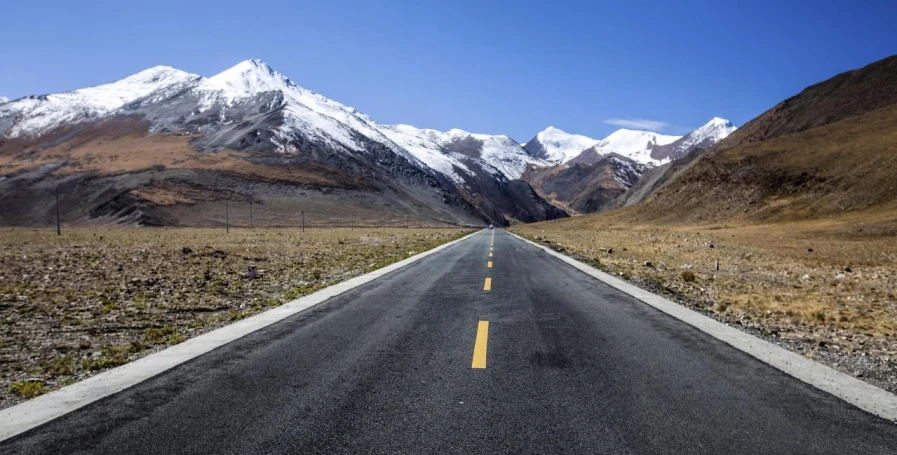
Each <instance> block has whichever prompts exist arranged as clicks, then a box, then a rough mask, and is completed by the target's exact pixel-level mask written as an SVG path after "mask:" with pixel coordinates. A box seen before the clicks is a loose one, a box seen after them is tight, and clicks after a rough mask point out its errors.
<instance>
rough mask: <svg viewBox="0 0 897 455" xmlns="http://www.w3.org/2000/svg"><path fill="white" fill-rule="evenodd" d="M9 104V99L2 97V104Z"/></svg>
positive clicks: (0, 99)
mask: <svg viewBox="0 0 897 455" xmlns="http://www.w3.org/2000/svg"><path fill="white" fill-rule="evenodd" d="M8 102H9V98H7V97H5V96H0V104H3V103H8Z"/></svg>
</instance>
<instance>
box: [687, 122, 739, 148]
mask: <svg viewBox="0 0 897 455" xmlns="http://www.w3.org/2000/svg"><path fill="white" fill-rule="evenodd" d="M736 129H738V128H736V127H735V125H733V124H732V122H730V121H728V120H726V119H724V118H719V117H713V118H712V119H710V121H709V122H707V123H705V124H704V126H702V127H700V128H698V129H696V130H694V131H692V132H691V133H689V134H688V136H686V137H691V138H694V139H695V143H698V142H701V141H703V140H705V139H712V141H713V142H714V143H716V142H719V141H721V140H723V139H725V138H726V137H727V136H729V135H730V134H732V133H733V132H734V131H735V130H736Z"/></svg>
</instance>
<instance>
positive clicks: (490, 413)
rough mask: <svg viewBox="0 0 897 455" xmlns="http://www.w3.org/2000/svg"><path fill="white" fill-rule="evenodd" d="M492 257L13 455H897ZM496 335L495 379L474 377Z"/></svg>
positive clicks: (115, 406)
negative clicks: (483, 327) (482, 324)
mask: <svg viewBox="0 0 897 455" xmlns="http://www.w3.org/2000/svg"><path fill="white" fill-rule="evenodd" d="M489 239H490V233H489V231H484V232H481V233H479V234H477V235H475V236H473V237H472V238H470V239H468V240H466V241H464V242H460V243H458V244H456V245H454V246H452V247H450V248H447V249H445V250H443V251H441V252H439V253H436V254H434V255H432V256H429V257H427V258H425V259H423V260H421V261H418V262H416V263H414V264H412V265H410V266H408V267H405V268H403V269H400V270H398V271H396V272H393V273H391V274H389V275H387V276H385V277H383V278H382V279H379V280H376V281H374V282H371V283H368V284H366V285H363V286H361V287H359V288H356V289H354V290H352V291H350V292H347V293H345V294H343V295H341V296H339V297H336V298H334V299H331V300H330V301H328V302H326V303H324V304H321V305H318V306H317V307H314V308H312V309H310V310H307V311H305V312H303V313H300V314H298V315H296V316H293V317H291V318H289V319H286V320H284V321H281V322H280V323H277V324H275V325H274V326H271V327H269V328H267V329H264V330H261V331H258V332H255V333H254V334H252V335H250V336H247V337H245V338H243V339H241V340H238V341H236V342H233V343H231V344H228V345H226V346H223V347H221V348H219V349H217V350H215V351H213V352H211V353H209V354H206V355H204V356H201V357H199V358H197V359H194V360H193V361H190V362H188V363H186V364H183V365H181V366H180V367H178V368H175V369H173V370H170V371H168V372H166V373H164V374H162V375H159V376H157V377H155V378H153V379H151V380H149V381H146V382H143V383H141V384H139V385H137V386H135V387H132V388H130V389H128V390H125V391H123V392H121V393H118V394H116V395H113V396H111V397H108V398H106V399H103V400H101V401H99V402H96V403H94V404H92V405H89V406H87V407H85V408H82V409H81V410H79V411H76V412H73V413H70V414H68V415H66V416H64V417H62V418H59V419H57V420H55V421H53V422H50V423H48V424H46V425H44V426H42V427H39V428H36V429H34V430H31V431H29V432H27V433H25V434H22V435H20V436H18V437H16V438H13V439H11V440H8V441H5V442H4V443H0V453H3V454H14V453H53V454H57V453H108V454H138V453H160V454H163V453H200V454H206V453H301V454H314V453H321V454H334V453H540V454H544V453H612V454H625V453H700V454H726V455H731V454H741V453H750V454H779V453H781V454H798V453H813V454H817V453H832V454H847V453H857V454H886V453H887V454H894V453H897V425H893V424H891V423H889V422H887V421H885V420H883V419H880V418H878V417H875V416H872V415H871V414H867V413H865V412H863V411H860V410H859V409H856V408H854V407H853V406H851V405H849V404H847V403H845V402H842V401H840V400H838V399H837V398H834V397H833V396H831V395H828V394H826V393H824V392H821V391H818V390H817V389H815V388H813V387H811V386H809V385H806V384H804V383H802V382H799V381H797V380H795V379H793V378H791V377H790V376H787V375H785V374H784V373H781V372H779V371H778V370H775V369H774V368H772V367H770V366H768V365H766V364H763V363H760V362H759V361H757V360H755V359H753V358H752V357H749V356H748V355H747V354H744V353H742V352H740V351H737V350H735V349H733V348H731V347H729V346H728V345H726V344H723V343H722V342H720V341H717V340H715V339H713V338H711V337H710V336H708V335H705V334H704V333H702V332H700V331H698V330H696V329H694V328H692V327H690V326H688V325H685V324H683V323H681V322H679V321H678V320H675V319H673V318H671V317H669V316H667V315H665V314H663V313H660V312H659V311H657V310H655V309H653V308H651V307H649V306H648V305H646V304H644V303H641V302H639V301H637V300H635V299H633V298H632V297H629V296H627V295H626V294H623V293H621V292H619V291H617V290H615V289H613V288H611V287H609V286H607V285H605V284H603V283H601V282H599V281H597V280H595V279H593V278H590V277H588V276H586V275H584V274H582V273H581V272H579V271H577V270H575V269H573V268H572V267H570V266H568V265H566V264H564V263H563V262H561V261H559V260H558V259H556V258H553V257H551V256H550V255H548V254H547V253H545V252H544V251H542V250H539V249H537V248H535V247H533V246H531V245H528V244H526V243H525V242H522V241H520V240H518V239H516V238H514V237H512V236H511V235H509V234H507V233H505V232H503V231H498V230H496V231H495V257H494V258H493V261H494V267H493V268H491V269H487V268H486V261H487V260H488V259H489V258H488V257H487V256H488V250H489ZM487 276H491V277H492V278H493V283H492V291H490V292H485V291H483V282H484V279H485V277H487ZM480 320H488V321H489V324H490V326H489V338H488V360H487V362H488V367H487V368H486V369H472V368H471V359H472V355H473V345H474V339H475V337H476V329H477V322H478V321H480Z"/></svg>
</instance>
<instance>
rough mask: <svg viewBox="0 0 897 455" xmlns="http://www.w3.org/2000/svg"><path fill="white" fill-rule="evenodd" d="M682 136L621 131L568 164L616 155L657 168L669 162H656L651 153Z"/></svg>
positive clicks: (615, 132)
mask: <svg viewBox="0 0 897 455" xmlns="http://www.w3.org/2000/svg"><path fill="white" fill-rule="evenodd" d="M680 137H681V136H668V135H664V134H659V133H652V132H650V131H637V130H628V129H619V130H617V131H614V132H613V133H611V134H610V135H608V136H607V137H606V138H604V139H602V140H600V141H598V143H596V144H595V145H593V146H591V147H589V148H587V149H585V150H583V151H582V153H580V154H579V155H577V156H576V157H575V158H574V159H572V160H570V161H568V163H567V164H570V165H575V164H592V163H594V162H596V161H598V160H599V159H600V158H601V157H603V156H607V155H610V154H612V153H615V154H617V155H620V156H623V157H626V158H629V159H631V160H634V161H636V162H639V163H642V164H647V165H651V166H657V165H660V164H663V163H665V162H666V161H668V160H656V159H653V158H652V157H651V151H652V150H653V149H654V148H656V147H658V146H662V145H666V144H670V143H672V142H675V141H676V140H678V139H679V138H680Z"/></svg>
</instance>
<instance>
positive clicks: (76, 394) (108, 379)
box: [0, 231, 482, 441]
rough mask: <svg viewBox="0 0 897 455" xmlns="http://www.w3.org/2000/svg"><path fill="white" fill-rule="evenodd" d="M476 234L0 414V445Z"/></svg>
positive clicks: (26, 402) (190, 340)
mask: <svg viewBox="0 0 897 455" xmlns="http://www.w3.org/2000/svg"><path fill="white" fill-rule="evenodd" d="M479 232H482V231H477V232H474V233H472V234H468V235H466V236H464V237H462V238H460V239H457V240H453V241H451V242H448V243H445V244H443V245H440V246H437V247H435V248H433V249H431V250H428V251H424V252H423V253H420V254H417V255H415V256H411V257H410V258H407V259H404V260H402V261H399V262H396V263H395V264H391V265H388V266H386V267H383V268H381V269H377V270H375V271H373V272H370V273H367V274H364V275H361V276H358V277H355V278H352V279H350V280H346V281H343V282H342V283H338V284H335V285H333V286H329V287H327V288H324V289H322V290H320V291H317V292H315V293H313V294H309V295H307V296H305V297H301V298H299V299H296V300H293V301H291V302H287V303H285V304H283V305H280V306H278V307H276V308H273V309H270V310H268V311H265V312H263V313H259V314H257V315H255V316H251V317H248V318H246V319H243V320H241V321H238V322H235V323H233V324H230V325H227V326H224V327H221V328H218V329H215V330H213V331H211V332H209V333H205V334H202V335H200V336H198V337H196V338H191V339H189V340H187V341H185V342H183V343H181V344H178V345H175V346H172V347H169V348H167V349H164V350H162V351H159V352H157V353H154V354H150V355H148V356H146V357H143V358H141V359H138V360H135V361H133V362H131V363H128V364H126V365H122V366H120V367H117V368H113V369H111V370H108V371H105V372H103V373H100V374H98V375H96V376H92V377H90V378H87V379H85V380H83V381H81V382H77V383H75V384H72V385H70V386H67V387H63V388H61V389H59V390H55V391H53V392H50V393H48V394H46V395H41V396H39V397H37V398H34V399H31V400H28V401H25V402H23V403H19V404H17V405H15V406H12V407H9V408H6V409H4V410H0V441H4V440H6V439H9V438H11V437H13V436H16V435H18V434H21V433H24V432H26V431H28V430H30V429H32V428H35V427H37V426H39V425H42V424H44V423H47V422H49V421H51V420H53V419H56V418H58V417H61V416H63V415H65V414H68V413H69V412H72V411H74V410H76V409H78V408H81V407H83V406H86V405H88V404H90V403H93V402H94V401H97V400H99V399H101V398H104V397H107V396H109V395H112V394H114V393H117V392H120V391H122V390H124V389H126V388H128V387H131V386H133V385H136V384H138V383H140V382H143V381H145V380H147V379H149V378H151V377H153V376H156V375H158V374H160V373H162V372H165V371H167V370H170V369H172V368H174V367H176V366H178V365H180V364H182V363H184V362H187V361H188V360H191V359H193V358H196V357H199V356H201V355H203V354H205V353H207V352H209V351H211V350H213V349H216V348H219V347H221V346H224V345H225V344H227V343H230V342H231V341H234V340H236V339H238V338H241V337H244V336H246V335H248V334H250V333H252V332H255V331H256V330H260V329H263V328H265V327H267V326H269V325H271V324H274V323H275V322H278V321H281V320H283V319H286V318H288V317H290V316H292V315H294V314H296V313H299V312H301V311H303V310H306V309H308V308H310V307H313V306H315V305H317V304H319V303H322V302H324V301H325V300H327V299H329V298H331V297H335V296H337V295H340V294H342V293H344V292H346V291H349V290H351V289H354V288H357V287H358V286H361V285H363V284H365V283H369V282H371V281H374V280H376V279H377V278H380V277H382V276H383V275H386V274H388V273H390V272H393V271H395V270H398V269H401V268H402V267H405V266H407V265H409V264H412V263H414V262H417V261H419V260H421V259H423V258H425V257H427V256H429V255H431V254H434V253H436V252H438V251H441V250H443V249H445V248H448V247H449V246H451V245H454V244H455V243H458V242H461V241H464V240H466V239H468V238H470V237H471V236H473V235H476V234H477V233H479Z"/></svg>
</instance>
